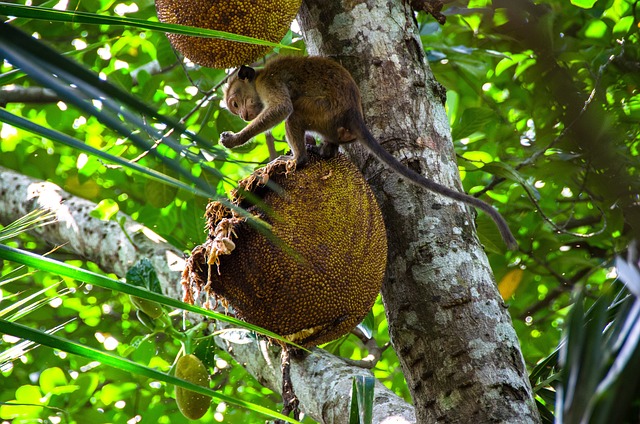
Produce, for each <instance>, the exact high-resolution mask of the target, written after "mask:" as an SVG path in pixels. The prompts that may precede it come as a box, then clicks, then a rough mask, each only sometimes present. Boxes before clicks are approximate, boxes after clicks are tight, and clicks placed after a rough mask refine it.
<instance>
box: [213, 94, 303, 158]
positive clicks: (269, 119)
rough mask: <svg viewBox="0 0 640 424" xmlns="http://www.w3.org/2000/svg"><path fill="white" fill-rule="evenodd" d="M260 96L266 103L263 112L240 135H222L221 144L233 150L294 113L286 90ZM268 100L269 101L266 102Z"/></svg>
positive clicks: (224, 133)
mask: <svg viewBox="0 0 640 424" xmlns="http://www.w3.org/2000/svg"><path fill="white" fill-rule="evenodd" d="M260 94H261V95H260V98H261V100H263V102H264V103H265V107H264V109H263V110H262V112H260V114H259V115H258V116H256V118H255V119H254V120H253V121H251V122H250V123H249V125H247V126H246V127H245V128H244V129H243V130H242V131H240V132H239V133H237V134H234V133H233V132H230V131H225V132H223V133H222V134H220V143H221V144H222V145H223V146H224V147H227V148H231V147H236V146H240V145H241V144H244V143H246V142H247V141H249V140H250V139H251V138H253V137H255V136H256V135H258V134H261V133H263V132H265V131H267V130H269V129H271V128H273V127H275V126H276V125H278V124H279V123H280V122H282V121H284V120H285V119H287V118H288V117H289V115H291V113H292V112H293V104H292V103H291V98H290V97H289V95H288V93H287V91H286V89H272V90H270V92H269V93H267V94H265V95H263V94H262V93H260ZM266 99H269V101H265V100H266Z"/></svg>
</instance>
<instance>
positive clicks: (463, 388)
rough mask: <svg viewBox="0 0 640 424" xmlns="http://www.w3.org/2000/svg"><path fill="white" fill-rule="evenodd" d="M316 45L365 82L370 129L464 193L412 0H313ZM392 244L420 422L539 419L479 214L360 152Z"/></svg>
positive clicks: (310, 15)
mask: <svg viewBox="0 0 640 424" xmlns="http://www.w3.org/2000/svg"><path fill="white" fill-rule="evenodd" d="M298 19H299V22H300V27H301V29H302V32H303V35H304V38H305V41H306V45H307V50H308V52H309V54H311V55H322V56H329V57H332V58H334V59H336V60H337V61H339V62H340V63H342V64H343V65H344V66H345V67H346V68H347V69H349V70H350V71H351V73H352V75H353V76H354V78H355V80H356V81H358V82H359V85H360V89H361V91H362V96H363V107H364V110H365V116H366V121H367V124H368V125H369V128H370V129H371V131H372V132H373V134H374V135H375V136H376V137H377V138H378V140H380V142H381V143H382V144H383V146H385V148H387V149H388V150H390V151H392V152H394V153H395V154H396V156H397V157H399V158H400V159H402V160H403V162H404V163H405V164H407V165H408V166H410V167H412V168H413V169H414V170H416V171H417V172H421V173H423V174H424V175H427V176H429V177H430V178H432V179H433V180H435V181H437V182H440V183H441V184H443V185H446V186H452V187H456V188H458V189H460V187H461V183H460V179H459V175H458V170H457V166H456V161H455V154H454V151H453V144H452V140H451V134H450V128H449V124H448V120H447V117H446V114H445V110H444V105H443V96H444V93H443V89H442V87H441V86H440V85H439V84H438V83H437V82H436V81H435V79H434V77H433V74H432V73H431V70H430V68H429V65H428V63H427V61H426V57H425V54H424V51H423V47H422V44H421V41H420V37H419V35H418V31H417V27H416V24H415V20H414V17H413V12H412V11H411V9H410V7H409V5H408V2H405V1H402V0H385V1H378V0H366V1H362V0H360V1H332V2H328V1H326V0H304V1H303V6H302V9H301V11H300V13H299V18H298ZM347 150H348V153H349V154H350V156H351V157H352V159H353V160H354V161H355V162H356V163H358V164H359V166H360V167H361V169H362V170H363V172H364V174H365V176H366V177H367V178H369V181H370V182H371V185H372V186H373V188H374V191H375V192H376V196H377V197H378V200H379V202H380V205H381V208H382V211H383V215H384V217H385V222H386V224H387V233H388V238H389V263H388V268H387V280H386V282H385V283H384V285H383V288H382V294H383V300H384V304H385V309H386V313H387V318H388V321H389V332H390V335H391V341H392V343H393V346H394V348H395V350H396V352H397V354H398V357H399V358H400V362H401V364H402V368H403V371H404V374H405V377H406V379H407V382H408V384H409V388H410V390H411V394H412V397H413V400H414V405H415V407H416V416H417V420H418V422H422V423H432V422H463V423H466V422H517V423H527V422H538V421H539V417H538V413H537V410H536V407H535V402H534V399H533V394H532V390H531V387H530V384H529V381H528V377H527V371H526V368H525V364H524V360H523V358H522V354H521V352H520V347H519V344H518V339H517V336H516V333H515V331H514V329H513V326H512V324H511V319H510V317H509V314H508V312H507V308H506V306H505V304H504V302H503V301H502V299H501V298H500V296H499V293H498V291H497V289H496V287H495V284H494V281H493V276H492V272H491V269H490V267H489V264H488V261H487V257H486V255H485V253H484V251H483V250H482V247H481V246H480V243H479V242H478V239H477V237H476V232H475V228H474V225H473V222H474V219H473V211H469V210H468V209H467V208H466V207H465V206H464V205H462V204H461V203H458V202H455V201H452V200H449V199H447V198H443V197H441V196H438V195H435V194H433V193H426V192H425V191H424V190H420V189H417V188H416V187H415V186H412V185H409V184H407V183H406V182H404V181H402V180H401V179H400V178H399V177H397V176H395V175H392V174H390V173H389V172H388V171H387V170H386V169H383V167H382V166H381V165H380V164H378V163H377V162H376V161H375V160H373V159H372V158H371V157H370V156H369V155H368V154H367V152H366V151H363V149H362V148H360V146H352V147H350V148H348V149H347Z"/></svg>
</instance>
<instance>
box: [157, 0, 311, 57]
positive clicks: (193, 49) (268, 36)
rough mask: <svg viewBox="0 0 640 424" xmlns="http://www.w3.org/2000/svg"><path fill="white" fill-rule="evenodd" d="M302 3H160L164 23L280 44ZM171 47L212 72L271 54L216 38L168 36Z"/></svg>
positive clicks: (202, 0) (168, 0)
mask: <svg viewBox="0 0 640 424" xmlns="http://www.w3.org/2000/svg"><path fill="white" fill-rule="evenodd" d="M301 3H302V0H251V1H248V0H156V11H157V12H158V19H159V20H160V22H165V23H171V24H181V25H189V26H194V27H199V28H207V29H213V30H218V31H226V32H230V33H233V34H240V35H246V36H249V37H254V38H258V39H261V40H267V41H271V42H274V43H276V42H279V41H280V40H282V37H284V35H285V34H286V33H287V30H288V29H289V27H290V25H291V22H292V21H293V19H294V18H295V16H296V14H297V13H298V9H299V8H300V4H301ZM167 37H168V38H169V40H170V41H171V44H173V46H174V47H175V48H176V50H178V51H179V52H180V53H182V54H183V55H184V56H185V57H187V58H188V59H189V60H191V61H192V62H194V63H197V64H199V65H202V66H208V67H212V68H231V67H236V66H240V65H246V64H250V63H252V62H254V61H255V60H257V59H259V58H260V57H262V56H264V55H265V54H266V53H267V52H269V51H270V50H271V47H268V46H258V45H253V44H247V43H238V42H234V41H226V40H220V39H213V38H203V37H193V36H188V35H180V34H167Z"/></svg>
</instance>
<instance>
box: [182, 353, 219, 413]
mask: <svg viewBox="0 0 640 424" xmlns="http://www.w3.org/2000/svg"><path fill="white" fill-rule="evenodd" d="M176 377H178V378H181V379H183V380H187V381H188V382H190V383H194V384H197V385H199V386H202V387H209V373H208V372H207V368H206V367H205V366H204V364H203V363H202V361H201V360H200V359H198V357H197V356H195V355H185V356H181V357H180V359H178V362H177V363H176ZM176 403H177V404H178V409H179V410H180V412H182V415H184V416H185V417H187V418H189V419H190V420H197V419H199V418H201V417H202V416H203V415H204V414H206V413H207V411H208V410H209V407H210V406H211V397H209V396H206V395H201V394H200V393H196V392H192V391H191V390H187V389H183V388H182V387H177V386H176Z"/></svg>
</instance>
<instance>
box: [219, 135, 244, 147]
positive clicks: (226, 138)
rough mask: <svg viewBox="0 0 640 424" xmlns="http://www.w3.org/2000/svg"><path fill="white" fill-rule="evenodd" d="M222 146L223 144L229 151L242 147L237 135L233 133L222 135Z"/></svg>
mask: <svg viewBox="0 0 640 424" xmlns="http://www.w3.org/2000/svg"><path fill="white" fill-rule="evenodd" d="M220 144H222V145H223V146H224V147H226V148H227V149H230V148H232V147H236V146H238V145H240V144H241V143H240V142H239V140H238V137H236V134H235V133H232V132H231V131H225V132H223V133H222V134H220Z"/></svg>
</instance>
